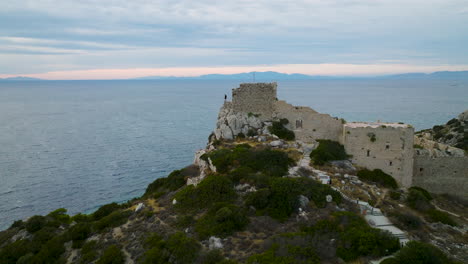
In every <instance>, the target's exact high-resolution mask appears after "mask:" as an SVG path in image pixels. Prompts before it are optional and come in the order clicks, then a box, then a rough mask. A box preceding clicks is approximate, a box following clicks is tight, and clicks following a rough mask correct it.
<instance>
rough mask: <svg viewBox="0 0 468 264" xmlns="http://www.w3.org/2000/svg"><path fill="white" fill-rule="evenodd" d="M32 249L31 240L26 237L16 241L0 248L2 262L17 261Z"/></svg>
mask: <svg viewBox="0 0 468 264" xmlns="http://www.w3.org/2000/svg"><path fill="white" fill-rule="evenodd" d="M30 251H31V249H30V242H29V241H28V240H26V239H19V240H16V241H15V242H13V243H11V244H8V245H6V246H4V247H3V248H0V263H2V264H10V263H16V262H17V261H18V259H19V258H21V257H22V256H24V255H26V254H28V253H29V252H30Z"/></svg>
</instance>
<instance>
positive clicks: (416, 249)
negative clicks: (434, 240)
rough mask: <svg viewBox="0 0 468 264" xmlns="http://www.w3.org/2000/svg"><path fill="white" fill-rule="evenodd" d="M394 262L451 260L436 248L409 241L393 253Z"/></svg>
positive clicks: (435, 263) (411, 263) (427, 263)
mask: <svg viewBox="0 0 468 264" xmlns="http://www.w3.org/2000/svg"><path fill="white" fill-rule="evenodd" d="M395 259H396V261H397V262H396V263H400V264H450V263H454V262H453V261H451V260H450V259H449V258H448V257H447V256H446V255H445V254H444V252H442V251H440V250H439V249H438V248H436V247H434V246H432V245H429V244H426V243H422V242H418V241H410V242H408V243H406V245H405V246H404V247H403V248H402V249H401V250H400V251H399V252H398V253H397V254H396V255H395Z"/></svg>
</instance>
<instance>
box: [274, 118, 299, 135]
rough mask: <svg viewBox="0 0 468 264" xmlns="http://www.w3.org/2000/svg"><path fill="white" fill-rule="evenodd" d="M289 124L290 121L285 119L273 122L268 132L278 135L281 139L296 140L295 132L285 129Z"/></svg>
mask: <svg viewBox="0 0 468 264" xmlns="http://www.w3.org/2000/svg"><path fill="white" fill-rule="evenodd" d="M288 123H289V121H288V120H287V119H285V118H283V119H281V120H280V121H273V122H272V125H271V126H270V127H268V131H270V133H271V134H273V135H276V136H278V137H279V138H281V139H284V140H294V139H295V135H294V132H293V131H291V130H289V129H287V128H286V127H285V125H287V124H288Z"/></svg>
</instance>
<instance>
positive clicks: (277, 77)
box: [134, 71, 468, 81]
mask: <svg viewBox="0 0 468 264" xmlns="http://www.w3.org/2000/svg"><path fill="white" fill-rule="evenodd" d="M335 79H450V80H458V79H463V80H465V79H466V80H468V71H439V72H433V73H404V74H395V75H383V76H371V77H362V76H321V75H306V74H299V73H292V74H287V73H280V72H273V71H267V72H246V73H236V74H207V75H201V76H195V77H176V76H169V77H167V76H147V77H141V78H136V79H134V80H243V81H254V80H255V81H281V80H335Z"/></svg>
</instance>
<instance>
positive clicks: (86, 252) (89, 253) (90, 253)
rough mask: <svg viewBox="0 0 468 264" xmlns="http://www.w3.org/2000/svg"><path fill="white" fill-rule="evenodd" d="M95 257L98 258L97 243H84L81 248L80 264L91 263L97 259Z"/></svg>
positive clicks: (94, 241)
mask: <svg viewBox="0 0 468 264" xmlns="http://www.w3.org/2000/svg"><path fill="white" fill-rule="evenodd" d="M97 256H98V252H97V241H96V240H92V241H89V242H86V243H85V244H84V245H83V246H82V247H81V258H80V263H81V264H87V263H91V262H92V261H94V260H95V259H96V258H97Z"/></svg>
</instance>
